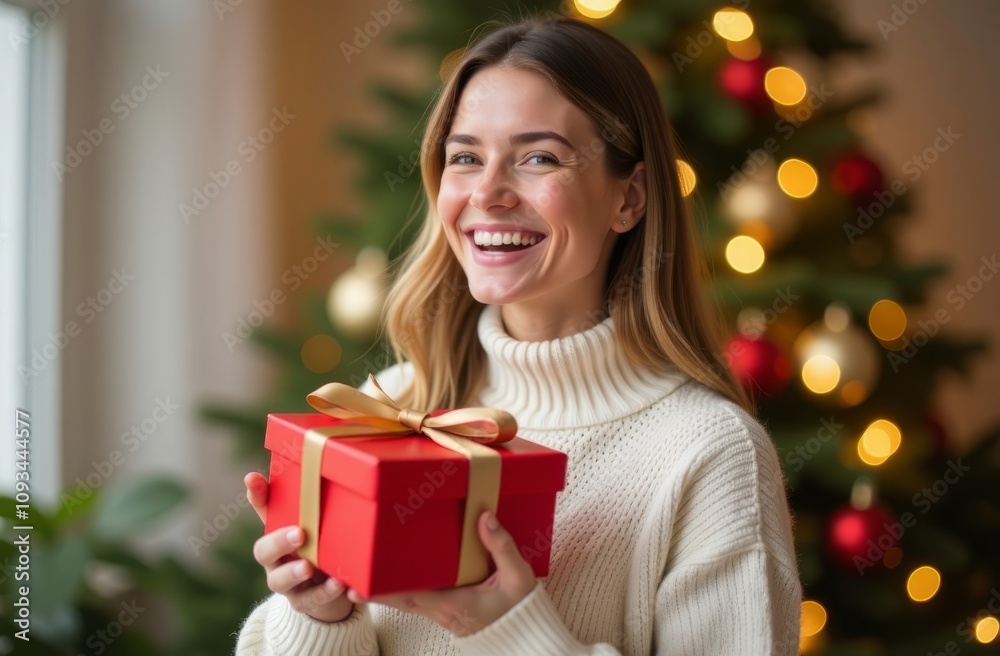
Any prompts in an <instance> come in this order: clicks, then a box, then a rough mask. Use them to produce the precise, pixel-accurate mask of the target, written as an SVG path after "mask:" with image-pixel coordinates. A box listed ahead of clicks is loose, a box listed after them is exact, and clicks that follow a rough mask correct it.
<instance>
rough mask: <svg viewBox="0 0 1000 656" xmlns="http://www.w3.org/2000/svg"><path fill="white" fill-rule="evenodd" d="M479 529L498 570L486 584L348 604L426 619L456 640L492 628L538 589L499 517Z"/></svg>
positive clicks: (489, 517) (355, 597) (484, 518)
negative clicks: (382, 607)
mask: <svg viewBox="0 0 1000 656" xmlns="http://www.w3.org/2000/svg"><path fill="white" fill-rule="evenodd" d="M478 528H479V539H480V540H482V542H483V546H484V547H486V550H487V551H489V552H490V555H491V556H493V562H494V563H496V566H497V569H496V571H495V572H494V573H493V574H492V575H491V576H490V577H489V578H487V579H486V580H485V581H483V582H482V583H477V584H475V585H464V586H461V587H458V588H448V589H445V590H429V591H423V592H411V593H403V594H398V595H384V596H378V597H373V598H371V599H364V598H362V597H361V595H359V594H358V593H357V592H356V591H354V590H351V591H349V592H348V593H347V595H348V599H350V600H351V601H353V602H354V603H356V604H359V603H364V602H368V601H370V602H373V603H377V604H385V605H387V606H392V607H393V608H398V609H399V610H401V611H403V612H404V613H415V614H417V615H423V616H424V617H426V618H429V619H431V620H433V621H434V622H436V623H438V624H439V625H441V626H442V627H444V628H445V629H447V630H448V631H451V632H452V633H453V634H454V635H456V636H466V635H471V634H473V633H475V632H476V631H479V630H480V629H482V628H485V627H486V626H489V625H490V624H492V623H493V622H494V621H495V620H497V619H499V618H500V616H501V615H503V614H504V613H506V612H507V611H508V610H510V609H511V608H513V607H514V606H516V605H517V604H518V602H520V601H521V600H522V599H524V598H525V597H527V596H528V593H529V592H531V591H532V589H533V588H534V587H535V573H534V572H533V571H532V569H531V566H530V565H529V564H528V562H527V561H526V560H525V559H524V558H523V557H522V556H521V553H520V552H519V551H518V549H517V545H516V544H514V539H513V538H511V536H510V533H508V532H507V531H506V530H505V529H504V528H503V527H502V526H500V523H499V522H498V521H497V519H496V516H495V515H493V514H492V513H489V512H484V513H483V514H482V515H480V516H479V527H478Z"/></svg>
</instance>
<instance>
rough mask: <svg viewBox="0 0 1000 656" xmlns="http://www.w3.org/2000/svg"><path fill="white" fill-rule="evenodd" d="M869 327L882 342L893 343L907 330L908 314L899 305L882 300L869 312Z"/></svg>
mask: <svg viewBox="0 0 1000 656" xmlns="http://www.w3.org/2000/svg"><path fill="white" fill-rule="evenodd" d="M868 327H869V328H870V329H871V331H872V334H873V335H875V336H876V337H878V338H879V339H881V340H882V341H885V342H891V341H892V340H894V339H897V338H899V337H900V336H901V335H902V334H903V331H904V330H906V312H904V311H903V308H902V307H900V306H899V303H896V302H895V301H890V300H889V299H882V300H881V301H878V302H877V303H875V305H873V306H872V309H871V310H870V311H869V312H868Z"/></svg>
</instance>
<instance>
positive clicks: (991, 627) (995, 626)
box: [976, 617, 1000, 645]
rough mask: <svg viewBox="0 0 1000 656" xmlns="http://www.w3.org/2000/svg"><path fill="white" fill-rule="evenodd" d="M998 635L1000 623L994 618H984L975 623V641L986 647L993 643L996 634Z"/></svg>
mask: <svg viewBox="0 0 1000 656" xmlns="http://www.w3.org/2000/svg"><path fill="white" fill-rule="evenodd" d="M998 633H1000V622H998V621H997V618H995V617H984V618H983V619H981V620H979V621H978V622H976V640H978V641H979V642H981V643H983V644H984V645H988V644H989V643H991V642H993V641H994V640H995V639H996V637H997V634H998Z"/></svg>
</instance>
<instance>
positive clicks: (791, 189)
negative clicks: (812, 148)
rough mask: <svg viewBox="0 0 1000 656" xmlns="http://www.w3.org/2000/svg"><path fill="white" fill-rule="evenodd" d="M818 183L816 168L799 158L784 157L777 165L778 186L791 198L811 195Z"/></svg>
mask: <svg viewBox="0 0 1000 656" xmlns="http://www.w3.org/2000/svg"><path fill="white" fill-rule="evenodd" d="M818 185H819V176H818V175H816V169H814V168H813V167H812V166H810V165H809V163H808V162H805V161H803V160H801V159H796V158H794V157H792V158H790V159H786V160H785V161H784V162H782V163H781V166H779V167H778V186H779V187H781V190H782V191H783V192H785V193H786V194H788V195H789V196H791V197H792V198H806V197H808V196H811V195H812V193H813V192H814V191H816V187H817V186H818Z"/></svg>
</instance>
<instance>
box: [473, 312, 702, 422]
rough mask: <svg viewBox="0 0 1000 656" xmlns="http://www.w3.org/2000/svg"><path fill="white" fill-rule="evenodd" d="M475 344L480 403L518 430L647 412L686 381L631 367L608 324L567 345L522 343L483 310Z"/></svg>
mask: <svg viewBox="0 0 1000 656" xmlns="http://www.w3.org/2000/svg"><path fill="white" fill-rule="evenodd" d="M479 341H480V343H482V345H483V349H485V351H486V357H487V360H488V373H487V378H486V383H485V385H484V387H483V390H482V392H481V393H480V401H481V402H482V403H483V404H484V405H487V406H490V407H495V408H500V409H502V410H506V411H508V412H510V413H511V414H512V415H514V417H515V418H516V419H517V423H518V425H519V426H520V427H521V428H525V429H565V428H574V427H579V426H592V425H598V424H604V423H607V422H609V421H613V420H615V419H619V418H621V417H625V416H627V415H630V414H633V413H635V412H638V411H640V410H642V409H643V408H646V407H648V406H649V405H651V404H652V403H653V402H655V401H657V400H659V399H661V398H663V397H664V396H666V395H667V394H669V393H670V392H672V391H674V390H675V389H677V387H678V386H679V385H681V384H682V383H683V382H685V381H686V380H687V379H688V377H687V376H686V375H685V374H684V373H682V372H680V371H679V370H677V369H674V368H669V369H665V370H664V371H661V372H649V371H645V370H643V369H641V368H638V367H635V366H634V365H632V364H631V363H630V362H629V361H628V360H627V359H626V358H625V355H624V353H622V352H621V350H620V348H619V347H618V345H617V343H616V341H615V338H614V324H613V322H612V320H611V318H610V317H609V318H607V319H605V320H604V321H602V322H601V323H599V324H597V325H596V326H593V327H592V328H588V329H587V330H584V331H583V332H579V333H576V334H575V335H570V336H569V337H562V338H559V339H554V340H551V341H547V342H521V341H518V340H516V339H514V338H513V337H511V336H510V335H509V334H508V333H507V331H506V329H505V328H504V325H503V320H502V319H501V317H500V306H499V305H487V306H486V307H485V308H484V309H483V313H482V314H481V315H480V317H479Z"/></svg>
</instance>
